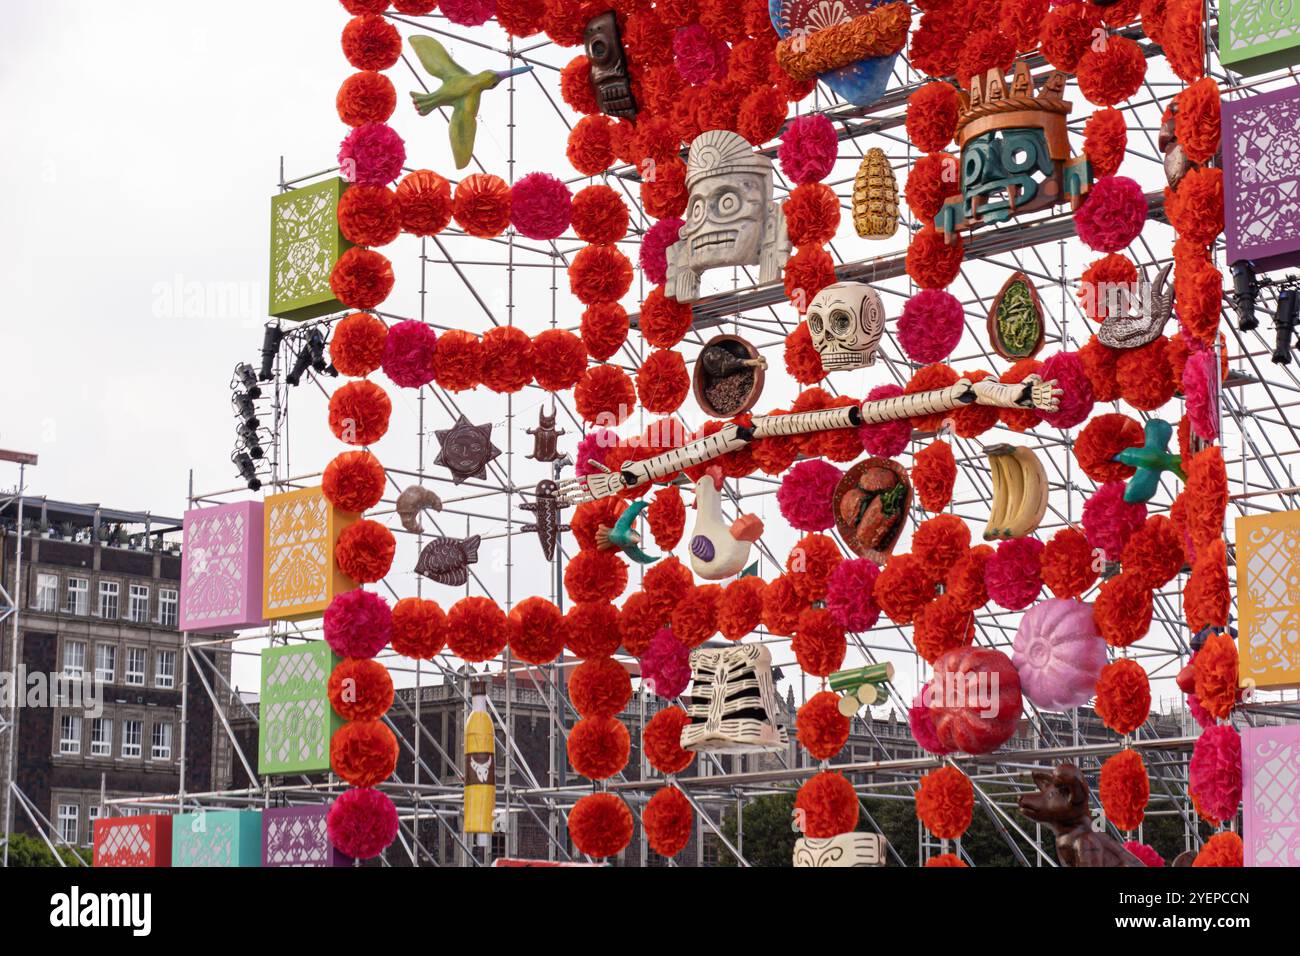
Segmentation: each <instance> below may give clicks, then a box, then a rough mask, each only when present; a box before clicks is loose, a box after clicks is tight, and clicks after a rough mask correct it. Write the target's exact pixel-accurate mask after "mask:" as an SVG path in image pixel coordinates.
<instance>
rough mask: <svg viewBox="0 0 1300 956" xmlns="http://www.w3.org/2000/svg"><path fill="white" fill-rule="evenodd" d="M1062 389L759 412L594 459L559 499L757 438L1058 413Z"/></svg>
mask: <svg viewBox="0 0 1300 956" xmlns="http://www.w3.org/2000/svg"><path fill="white" fill-rule="evenodd" d="M1062 394H1063V393H1062V390H1061V389H1060V388H1058V387H1057V384H1056V380H1055V379H1048V380H1046V381H1044V380H1043V379H1042V378H1040V377H1039V376H1037V375H1030V376H1028V377H1027V378H1026V379H1025V380H1024V381H1023V382H1016V383H1012V384H1004V383H1002V382H995V381H991V380H989V379H984V380H983V381H979V382H974V383H972V382H971V381H970V380H969V379H964V378H963V379H958V380H957V381H956V382H954V383H953V384H952V385H949V386H948V387H947V388H940V389H935V390H934V391H930V392H913V393H911V394H909V395H899V396H897V397H895V398H882V399H879V400H877V401H868V402H863V403H862V404H860V405H846V406H842V407H837V408H825V409H820V410H818V411H814V412H795V413H792V414H789V415H755V416H754V418H753V419H752V422H753V424H752V425H751V426H750V427H748V428H743V427H741V426H739V425H736V424H735V423H729V424H727V425H724V426H723V427H722V428H721V429H719V430H718V431H716V432H714V433H713V434H712V435H707V436H705V437H704V438H698V439H696V440H695V441H691V442H687V443H686V444H685V445H682V446H681V447H679V448H673V449H671V450H669V451H666V452H664V453H663V454H662V455H656V456H655V457H653V458H647V459H645V460H644V461H636V462H628V463H627V464H625V465H623V466H622V468H620V469H619V470H618V471H610V470H609V469H608V468H605V466H604V465H602V464H600V463H599V462H596V461H593V462H592V464H593V465H595V466H596V467H597V468H598V469H600V470H598V471H595V472H592V473H591V474H588V475H583V476H582V477H580V478H567V479H565V480H564V481H561V482H560V483H559V492H558V494H557V497H558V498H559V499H560V500H561V501H565V502H569V503H571V504H580V503H582V502H585V501H595V500H597V499H599V498H608V497H609V496H611V495H617V494H620V493H621V492H623V491H626V490H628V489H630V488H639V487H641V486H642V485H644V484H646V483H647V482H653V481H658V480H660V479H662V478H667V477H668V476H670V475H675V474H677V473H678V472H679V471H685V470H686V469H688V468H694V467H696V466H697V465H702V464H705V463H706V462H709V461H712V460H713V459H715V458H718V457H720V456H722V455H725V454H728V453H729V452H733V451H739V450H740V449H741V448H744V447H745V446H746V445H747V444H749V443H750V442H751V441H753V440H754V439H756V438H771V437H775V436H784V435H806V434H809V433H810V432H820V431H832V430H834V429H837V428H857V427H858V426H859V425H863V424H867V425H875V424H879V423H880V422H892V421H898V420H900V419H904V418H914V417H917V416H925V415H935V414H938V413H940V412H947V411H952V410H953V409H955V408H961V407H962V406H964V405H970V404H972V403H973V404H976V405H991V406H994V407H996V408H1034V409H1037V410H1039V411H1042V412H1054V411H1056V410H1057V409H1059V408H1060V402H1061V395H1062Z"/></svg>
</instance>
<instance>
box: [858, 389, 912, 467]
mask: <svg viewBox="0 0 1300 956" xmlns="http://www.w3.org/2000/svg"><path fill="white" fill-rule="evenodd" d="M902 394H903V389H902V387H901V386H898V385H877V386H876V387H875V388H873V389H872V390H871V391H869V392H867V401H869V402H874V401H877V400H878V399H882V398H897V397H898V396H899V395H902ZM858 439H859V440H860V441H861V442H862V447H863V448H865V449H866V450H867V451H869V452H870V453H871V454H873V455H879V456H880V457H881V458H892V457H893V456H894V455H897V454H898V453H899V452H901V451H902V450H903V449H904V448H906V447H907V443H908V442H909V441H911V440H912V423H911V422H909V421H908V420H907V419H906V418H904V419H903V420H901V421H896V422H880V423H879V424H876V425H862V426H860V427H859V428H858Z"/></svg>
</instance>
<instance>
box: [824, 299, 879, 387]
mask: <svg viewBox="0 0 1300 956" xmlns="http://www.w3.org/2000/svg"><path fill="white" fill-rule="evenodd" d="M807 318H808V331H809V332H811V333H812V343H813V348H815V349H816V350H817V354H818V355H820V356H821V357H822V365H823V366H824V367H825V369H826V371H827V372H841V371H845V370H847V369H855V368H865V367H867V366H869V365H874V364H876V352H877V351H878V350H879V348H880V337H881V336H882V335H884V334H885V307H884V305H883V304H882V303H881V301H880V295H879V294H878V293H877V292H876V290H875V289H873V288H871V286H869V285H866V284H865V283H862V282H836V283H834V284H833V285H828V286H827V287H826V288H824V289H822V290H821V291H820V292H818V293H817V295H816V296H814V297H813V300H812V302H811V303H809V305H808V315H807Z"/></svg>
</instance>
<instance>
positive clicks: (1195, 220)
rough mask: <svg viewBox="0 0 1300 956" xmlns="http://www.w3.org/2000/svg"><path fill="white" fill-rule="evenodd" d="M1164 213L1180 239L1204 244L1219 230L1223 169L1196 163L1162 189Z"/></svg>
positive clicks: (1210, 241)
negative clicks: (1174, 183)
mask: <svg viewBox="0 0 1300 956" xmlns="http://www.w3.org/2000/svg"><path fill="white" fill-rule="evenodd" d="M1165 214H1166V215H1167V216H1168V217H1169V224H1170V225H1171V226H1173V227H1174V231H1175V232H1177V233H1178V237H1179V238H1180V239H1186V240H1187V241H1188V242H1192V243H1195V244H1196V245H1198V246H1208V245H1209V244H1210V243H1212V242H1214V240H1215V238H1216V237H1217V236H1218V235H1219V233H1221V232H1223V170H1221V169H1216V168H1214V167H1212V166H1197V167H1194V168H1192V169H1189V170H1188V171H1187V174H1186V175H1185V176H1183V178H1182V180H1181V181H1179V183H1178V188H1177V189H1173V190H1168V191H1166V198H1165Z"/></svg>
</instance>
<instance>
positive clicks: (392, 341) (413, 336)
mask: <svg viewBox="0 0 1300 956" xmlns="http://www.w3.org/2000/svg"><path fill="white" fill-rule="evenodd" d="M437 347H438V334H437V333H436V332H434V331H433V327H432V326H428V325H425V324H424V323H423V322H421V321H420V320H419V319H408V320H407V321H405V322H398V323H397V324H396V325H394V326H393V327H392V328H391V329H389V330H388V337H387V339H386V340H385V342H384V362H383V365H384V374H385V375H387V376H388V377H389V378H390V379H391V380H392V382H393V384H394V385H397V386H398V387H400V388H419V387H420V386H422V385H428V384H429V383H430V382H432V381H433V356H434V353H435V351H436V350H437Z"/></svg>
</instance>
